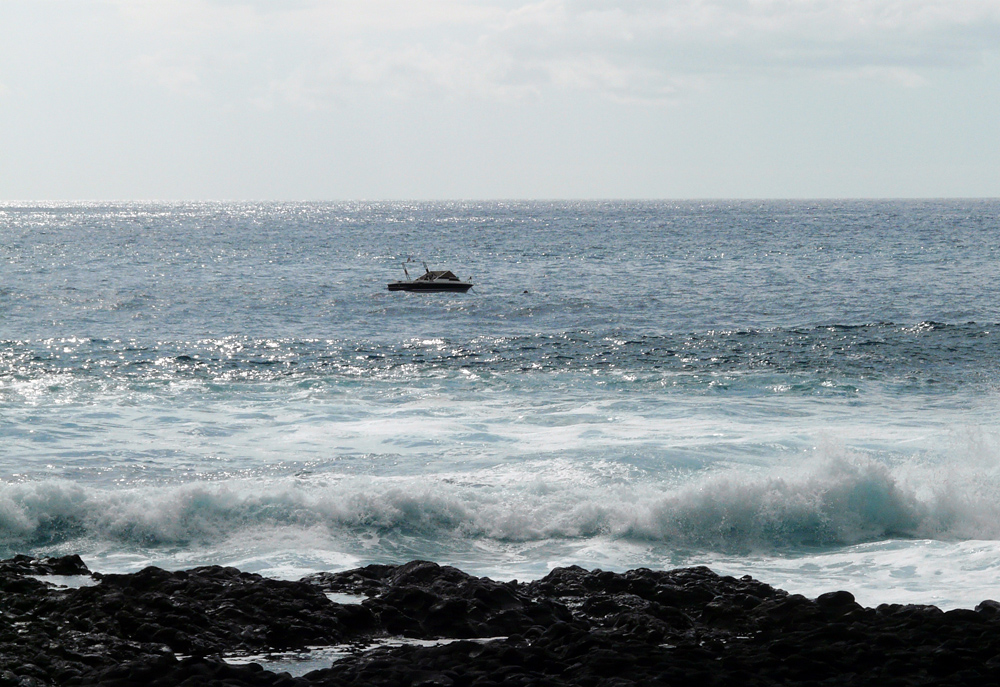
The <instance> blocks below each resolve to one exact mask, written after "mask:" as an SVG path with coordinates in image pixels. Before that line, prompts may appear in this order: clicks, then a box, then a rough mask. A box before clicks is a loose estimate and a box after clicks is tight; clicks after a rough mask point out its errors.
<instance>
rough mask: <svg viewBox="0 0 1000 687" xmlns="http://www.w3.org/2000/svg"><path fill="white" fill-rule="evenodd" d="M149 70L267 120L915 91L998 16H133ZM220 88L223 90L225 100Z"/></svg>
mask: <svg viewBox="0 0 1000 687" xmlns="http://www.w3.org/2000/svg"><path fill="white" fill-rule="evenodd" d="M117 7H118V10H119V12H120V14H121V17H122V18H123V20H124V21H125V22H126V25H127V26H128V30H129V31H132V32H134V33H138V34H141V35H143V36H145V37H146V38H147V39H148V40H145V41H143V45H144V46H146V47H145V50H146V51H147V52H144V53H143V54H142V55H139V56H137V57H136V59H135V60H134V65H135V67H136V69H137V70H139V71H141V72H143V73H145V74H146V75H147V76H148V77H149V78H150V79H151V80H154V81H155V82H157V83H161V84H163V85H164V86H165V87H168V88H171V89H173V90H180V91H182V92H183V91H185V90H190V89H191V88H193V87H194V86H195V85H199V86H200V87H205V88H209V89H219V90H222V89H224V88H226V87H227V86H226V84H230V86H231V85H232V84H233V83H235V84H239V85H240V87H242V88H244V89H245V92H244V96H245V97H246V98H248V99H252V100H253V101H254V102H256V103H258V104H259V105H261V106H265V107H272V106H275V105H277V104H279V103H287V104H292V105H294V106H298V107H304V108H320V107H324V106H328V105H330V104H335V103H336V102H337V101H338V99H347V98H351V97H354V96H355V95H357V94H358V93H361V92H373V93H379V94H383V95H388V96H390V97H399V98H406V97H412V96H414V95H421V94H422V95H436V96H442V97H461V98H464V97H469V96H472V97H483V98H496V99H504V100H505V99H517V98H532V97H538V96H540V95H542V94H545V93H547V92H551V91H570V92H580V91H582V92H592V93H597V94H600V95H601V96H603V97H607V98H611V99H617V100H647V101H662V100H670V99H672V98H675V97H678V96H681V95H683V94H684V93H685V92H688V91H690V90H691V89H696V88H701V87H704V85H705V84H706V83H709V82H711V81H712V80H717V79H733V78H746V77H748V76H751V77H764V78H783V77H787V76H790V75H794V76H801V75H803V74H807V75H808V74H815V75H822V76H825V77H831V76H832V77H837V78H845V79H874V80H880V81H886V82H888V83H894V84H901V85H905V86H910V87H915V86H919V85H921V84H922V83H923V82H924V80H925V78H926V74H927V73H928V72H929V71H931V70H936V69H962V68H967V67H970V66H974V65H976V64H979V63H980V62H981V61H982V60H983V56H984V55H985V54H987V53H997V52H1000V0H659V1H655V2H654V1H652V0H633V1H632V2H627V3H620V2H616V3H612V2H607V1H599V0H539V1H536V2H523V1H517V0H483V1H481V2H475V3H472V2H466V1H462V0H422V1H421V2H413V1H412V0H363V1H357V0H332V1H328V2H319V1H318V0H317V1H307V0H299V1H297V2H283V3H273V2H263V1H258V2H251V1H249V0H246V1H242V2H240V1H238V0H174V1H173V2H170V3H163V2H159V1H158V0H149V1H144V0H128V1H124V0H122V1H120V2H118V3H117ZM213 84H214V85H213Z"/></svg>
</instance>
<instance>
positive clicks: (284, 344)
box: [0, 322, 1000, 391]
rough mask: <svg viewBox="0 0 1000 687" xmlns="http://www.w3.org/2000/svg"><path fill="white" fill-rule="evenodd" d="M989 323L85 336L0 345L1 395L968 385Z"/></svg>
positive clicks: (997, 337) (988, 353)
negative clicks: (29, 385) (519, 384)
mask: <svg viewBox="0 0 1000 687" xmlns="http://www.w3.org/2000/svg"><path fill="white" fill-rule="evenodd" d="M996 330H997V325H991V324H986V325H984V324H977V323H974V322H970V323H966V324H942V323H936V322H921V323H918V324H916V325H898V324H892V323H878V324H869V325H858V326H854V325H836V324H834V325H824V326H819V327H810V328H774V329H746V330H731V331H730V330H721V331H716V330H711V331H704V332H692V333H681V334H670V335H634V334H632V335H626V334H621V333H616V332H605V333H602V332H592V331H585V330H584V331H576V332H565V333H555V334H537V335H524V336H485V337H476V338H473V339H468V340H456V339H451V338H444V337H443V338H430V339H413V340H409V341H403V342H401V343H382V342H377V341H367V342H364V341H362V342H358V341H338V340H294V339H253V338H244V337H226V338H221V339H204V340H197V341H192V342H156V343H141V342H136V341H118V340H101V339H86V338H83V339H81V338H71V339H58V340H56V339H52V340H42V341H2V342H0V391H2V390H3V389H4V388H6V389H7V390H8V391H9V388H10V386H11V384H12V383H14V382H18V381H30V380H31V379H33V378H37V377H41V376H46V377H47V378H52V379H55V380H56V381H60V380H70V379H83V380H103V381H107V382H111V383H113V384H129V383H146V382H153V383H155V382H157V381H169V380H173V379H176V378H192V379H203V380H209V381H219V382H241V381H276V380H287V379H289V378H292V379H305V378H317V379H320V378H327V377H334V378H336V377H342V378H357V377H361V376H364V377H365V378H366V379H370V380H371V379H373V380H379V379H385V380H388V381H397V380H398V379H400V376H401V375H402V376H404V377H405V378H406V379H411V378H412V377H413V376H414V375H417V376H419V375H421V374H436V373H440V372H441V371H447V370H455V369H466V370H469V371H474V372H483V373H485V374H499V375H502V374H504V373H507V372H523V371H538V372H560V371H565V370H576V369H586V370H588V371H597V372H601V371H603V370H609V369H618V370H621V369H625V370H634V371H637V372H656V371H662V372H679V373H684V372H701V373H706V374H713V373H715V374H725V373H741V372H750V373H753V372H765V373H771V374H791V375H795V374H802V373H808V374H810V375H819V374H836V375H841V376H845V377H852V378H857V379H862V378H863V379H883V380H888V381H893V380H897V381H898V380H903V381H905V380H910V381H913V380H915V379H920V380H923V381H928V382H932V383H933V382H945V383H951V384H968V383H974V382H982V381H994V380H995V378H994V377H988V375H990V374H991V371H992V370H993V369H994V366H993V365H992V364H990V361H993V360H996V359H997V357H998V356H1000V333H998V332H997V331H996Z"/></svg>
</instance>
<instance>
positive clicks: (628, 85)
mask: <svg viewBox="0 0 1000 687" xmlns="http://www.w3.org/2000/svg"><path fill="white" fill-rule="evenodd" d="M0 32H2V33H0V35H2V39H0V201H3V200H6V201H17V200H129V199H136V200H139V199H142V200H388V199H406V200H410V199H426V200H436V199H504V198H524V199H591V198H594V199H596V198H649V199H655V198H664V199H676V198H844V197H861V198H867V197H893V198H899V197H998V196H1000V0H659V1H653V0H631V1H630V0H619V1H618V2H603V1H601V0H540V1H535V2H526V1H524V0H282V1H273V2H268V1H265V0H0Z"/></svg>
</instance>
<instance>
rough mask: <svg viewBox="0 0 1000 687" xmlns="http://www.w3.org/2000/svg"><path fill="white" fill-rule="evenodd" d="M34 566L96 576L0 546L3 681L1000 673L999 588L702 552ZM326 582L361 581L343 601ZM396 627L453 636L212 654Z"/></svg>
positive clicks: (964, 679) (913, 681)
mask: <svg viewBox="0 0 1000 687" xmlns="http://www.w3.org/2000/svg"><path fill="white" fill-rule="evenodd" d="M67 571H76V572H67ZM46 574H79V575H84V574H90V573H89V571H87V570H86V566H84V565H83V563H82V561H80V560H79V559H78V558H77V557H64V558H62V559H35V558H31V557H27V556H18V557H15V558H13V559H10V560H7V561H0V620H2V622H0V685H6V684H10V685H97V684H100V685H120V686H122V687H125V686H126V685H182V684H187V685H195V684H197V685H220V686H221V685H228V686H229V687H239V686H241V685H247V686H250V685H255V686H276V685H285V686H287V687H295V686H298V687H308V686H310V685H313V686H317V687H318V686H321V685H322V686H329V687H333V686H339V685H427V686H428V687H429V686H432V685H444V686H448V685H456V686H462V687H466V686H469V687H471V686H475V687H489V686H491V685H501V684H502V685H519V684H523V685H529V684H532V685H605V686H611V685H617V686H625V685H645V684H664V685H673V684H676V685H689V684H699V683H704V684H706V685H708V684H720V685H722V684H740V685H744V684H745V685H774V684H787V685H819V684H829V685H854V684H857V685H862V684H879V685H885V686H888V685H919V684H936V685H937V684H940V685H971V684H975V685H980V684H982V685H990V684H994V685H995V684H998V681H997V677H996V676H997V675H1000V658H998V656H1000V604H998V603H997V602H994V601H985V602H983V603H982V604H980V605H979V606H978V607H977V608H976V610H975V611H973V610H967V609H960V610H954V611H949V612H947V613H943V612H941V611H940V610H939V609H937V608H934V607H933V606H913V605H907V606H903V605H882V606H879V607H878V608H876V609H866V608H863V607H861V606H860V605H859V604H858V603H857V602H856V600H855V599H854V597H853V596H852V595H851V594H850V593H848V592H844V591H837V592H830V593H827V594H823V595H820V596H819V597H818V598H816V599H808V598H806V597H804V596H801V595H794V594H793V595H789V594H787V593H785V592H783V591H781V590H778V589H774V588H772V587H770V586H768V585H766V584H763V583H761V582H758V581H756V580H753V579H752V578H749V577H743V578H740V579H736V578H732V577H726V576H720V575H717V574H715V573H714V572H712V571H711V570H709V569H707V568H688V569H683V570H672V571H654V570H649V569H638V570H631V571H628V572H625V573H612V572H608V571H601V570H594V571H588V570H584V569H582V568H578V567H569V568H560V569H556V570H553V571H552V572H551V573H550V574H549V575H546V576H545V577H544V578H542V579H540V580H536V581H534V582H528V583H517V582H504V583H500V582H495V581H493V580H490V579H487V578H480V577H475V576H472V575H468V574H466V573H464V572H462V571H460V570H458V569H456V568H453V567H448V566H439V565H437V564H435V563H431V562H428V561H414V562H412V563H408V564H406V565H401V566H388V565H380V566H367V567H365V568H359V569H356V570H350V571H345V572H341V573H322V574H318V575H311V576H309V577H307V578H304V579H303V580H302V581H299V582H289V581H280V580H269V579H266V578H263V577H261V576H259V575H253V574H249V573H244V572H241V571H239V570H237V569H235V568H225V567H219V566H208V567H203V568H196V569H193V570H188V571H176V572H170V571H165V570H161V569H158V568H147V569H145V570H142V571H140V572H137V573H134V574H131V575H94V577H95V578H97V579H99V580H100V584H97V585H95V586H89V587H82V588H78V589H60V588H56V587H54V586H52V585H49V584H45V583H44V582H41V581H39V580H37V579H35V578H34V577H33V576H36V575H46ZM331 591H335V592H346V593H361V594H364V595H366V596H367V597H368V598H367V599H366V600H365V601H364V602H363V603H362V604H360V605H341V604H337V603H334V602H331V601H330V600H329V599H328V598H327V597H326V592H331ZM390 635H403V636H407V637H412V638H418V639H442V638H447V639H450V640H457V641H452V642H450V643H446V644H438V645H433V646H399V647H385V648H381V649H377V650H374V651H368V652H359V653H356V654H354V655H352V656H349V657H348V658H345V659H343V660H341V661H338V662H337V663H335V664H333V665H331V666H330V667H328V668H324V669H322V670H317V671H313V672H311V673H308V674H307V675H305V676H302V677H293V676H292V675H289V674H288V673H275V672H271V671H268V670H266V669H265V668H263V667H261V666H260V665H257V664H249V665H229V664H227V663H225V662H224V661H223V660H221V659H220V658H219V656H220V655H223V654H227V653H233V652H244V653H246V652H261V651H272V650H282V649H303V648H305V647H306V646H310V645H316V644H332V643H346V642H354V643H364V642H366V641H369V640H371V639H373V638H379V637H386V636H390ZM490 638H493V639H490ZM470 639H477V640H478V641H468V640H470ZM181 654H183V655H184V656H186V658H179V655H181Z"/></svg>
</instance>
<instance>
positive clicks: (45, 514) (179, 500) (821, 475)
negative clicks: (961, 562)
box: [0, 457, 1000, 552]
mask: <svg viewBox="0 0 1000 687" xmlns="http://www.w3.org/2000/svg"><path fill="white" fill-rule="evenodd" d="M924 467H925V468H926V469H925V470H923V471H922V473H921V474H910V475H907V474H905V472H901V471H894V470H892V469H890V468H889V467H888V466H886V465H883V464H880V463H878V462H875V461H872V460H868V459H860V458H856V457H840V458H836V459H832V460H828V461H825V462H824V463H822V464H821V465H818V466H814V467H803V468H798V469H797V468H787V469H784V470H782V471H779V472H785V473H787V474H775V473H774V472H772V473H770V474H749V473H746V472H738V471H736V470H730V471H724V472H720V473H719V474H716V475H712V476H707V477H702V478H700V479H697V480H695V481H691V482H688V483H686V484H684V485H681V486H674V487H670V486H667V485H665V484H662V483H641V482H639V483H635V482H633V483H629V484H622V483H593V482H590V483H588V482H587V481H585V480H580V479H575V478H571V477H565V478H562V479H558V478H553V479H544V478H541V477H539V476H537V475H536V476H534V477H532V476H523V478H522V479H520V480H517V479H506V480H493V481H492V482H490V481H489V480H488V479H486V478H485V477H484V476H483V475H477V476H476V478H475V479H470V478H455V477H454V476H452V477H441V476H437V477H433V478H428V477H420V478H417V477H407V478H392V479H388V478H383V479H376V478H366V479H334V478H315V477H314V478H311V479H302V478H294V479H293V478H287V479H282V480H274V481H272V482H269V483H266V484H263V483H261V482H259V481H251V480H231V481H226V482H195V483H189V484H184V485H174V486H161V487H142V488H130V489H124V490H116V491H112V490H106V489H96V488H88V487H84V486H80V485H78V484H73V483H69V482H62V481H39V482H29V483H20V484H6V485H3V486H2V487H0V546H2V547H4V548H6V549H8V550H10V551H14V550H19V549H24V548H29V549H30V548H39V547H42V548H44V547H46V546H55V545H61V544H66V543H69V542H78V543H83V542H90V543H91V544H94V543H95V542H103V543H106V544H110V545H111V546H112V548H115V547H119V546H121V547H129V546H140V547H187V546H199V545H204V544H206V543H212V542H218V541H222V540H224V539H226V538H227V537H231V536H234V535H237V534H241V533H242V534H246V533H254V532H256V533H258V534H259V536H260V537H262V538H266V537H267V536H268V535H267V532H268V531H274V530H278V529H282V528H286V529H287V528H293V529H294V528H300V529H315V528H320V529H322V530H324V531H326V532H327V533H328V534H329V535H330V536H332V537H334V538H336V539H337V540H339V541H341V542H343V544H344V545H345V546H348V547H350V546H352V545H354V544H357V543H358V542H360V541H371V540H372V539H373V538H375V539H385V540H391V539H393V538H394V537H396V538H400V537H405V538H407V539H408V540H409V541H416V542H419V541H423V542H426V543H427V545H428V546H431V545H433V544H435V543H443V542H454V541H458V540H461V541H483V542H493V543H497V542H499V543H506V544H518V543H521V544H524V543H531V542H540V541H552V540H585V539H590V538H605V539H617V540H627V541H638V542H653V543H659V544H663V545H666V546H668V547H671V548H678V549H698V550H707V551H719V552H751V551H769V550H783V549H789V548H795V547H809V546H843V545H851V544H858V543H863V542H872V541H882V540H887V539H901V538H903V539H905V538H918V539H942V540H963V539H998V538H1000V499H998V498H997V495H998V492H1000V477H998V475H997V474H995V473H994V472H993V471H992V470H990V469H984V470H979V471H974V470H970V471H965V472H956V471H955V470H954V469H951V468H943V467H941V466H938V467H937V468H934V467H933V466H924ZM935 470H944V473H943V474H940V473H939V474H935Z"/></svg>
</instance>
